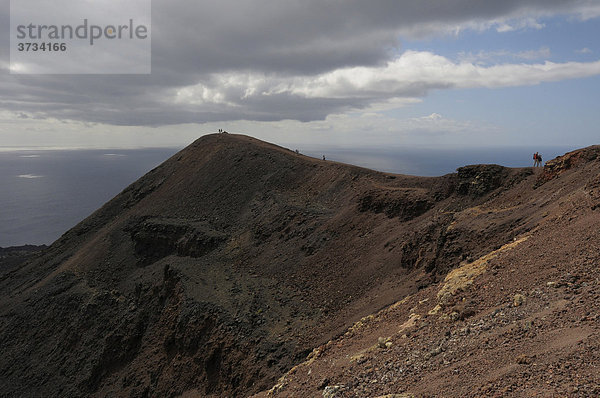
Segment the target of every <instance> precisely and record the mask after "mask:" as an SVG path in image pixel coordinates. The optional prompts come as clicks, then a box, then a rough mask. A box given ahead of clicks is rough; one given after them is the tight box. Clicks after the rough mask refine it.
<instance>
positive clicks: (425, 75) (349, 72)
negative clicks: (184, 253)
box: [174, 48, 600, 106]
mask: <svg viewBox="0 0 600 398" xmlns="http://www.w3.org/2000/svg"><path fill="white" fill-rule="evenodd" d="M548 54H549V50H548V49H547V48H541V49H540V50H536V51H530V52H523V53H519V54H516V55H515V57H521V58H524V59H530V58H533V57H538V56H544V55H548ZM598 74H600V61H596V62H565V63H554V62H549V61H546V62H544V63H538V64H500V65H494V66H481V65H477V64H473V63H469V62H453V61H451V60H449V59H448V58H446V57H443V56H440V55H436V54H433V53H431V52H423V51H420V52H419V51H406V52H405V53H403V54H402V55H401V56H399V57H398V58H396V59H394V60H392V61H390V62H388V63H387V64H386V65H383V66H377V67H354V68H342V69H337V70H335V71H332V72H327V73H323V74H320V75H317V76H298V77H294V78H287V77H273V76H271V77H267V76H265V75H260V74H252V73H249V74H239V73H227V74H221V75H216V76H215V77H214V83H213V84H214V86H210V87H208V86H205V85H203V84H199V85H196V86H193V87H188V88H185V89H182V90H180V91H179V92H183V91H185V92H186V95H185V96H181V95H179V94H178V95H176V97H175V98H174V100H175V101H178V102H184V101H187V102H188V103H191V104H198V103H202V104H210V103H213V104H223V103H226V102H227V103H230V104H233V105H234V106H236V104H238V103H239V104H241V102H242V101H247V100H252V99H256V98H260V97H263V98H264V97H271V96H280V97H282V98H285V97H286V96H287V97H301V98H307V99H338V100H342V99H343V100H352V99H361V100H365V101H367V102H378V103H383V102H385V101H386V100H389V99H392V98H412V99H414V98H418V97H422V96H424V95H426V94H427V92H428V91H430V90H432V89H451V88H483V87H485V88H500V87H515V86H529V85H535V84H539V83H543V82H552V81H558V80H565V79H574V78H582V77H589V76H594V75H598ZM216 87H220V88H221V89H222V92H227V93H228V97H218V98H217V99H216V100H214V99H212V98H213V96H212V95H207V94H206V93H211V92H213V91H214V92H216V90H217V89H216ZM409 102H410V101H409Z"/></svg>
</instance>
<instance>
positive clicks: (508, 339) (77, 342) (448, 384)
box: [0, 134, 600, 397]
mask: <svg viewBox="0 0 600 398" xmlns="http://www.w3.org/2000/svg"><path fill="white" fill-rule="evenodd" d="M585 151H587V152H586V155H585V156H584V155H573V154H571V155H570V156H575V157H576V158H578V159H581V160H580V161H577V162H570V163H569V164H568V167H567V166H566V165H563V166H560V165H558V166H556V167H554V168H553V169H550V168H546V169H545V170H544V171H543V173H542V172H541V171H540V172H539V173H537V174H536V173H535V172H534V170H533V169H531V168H526V169H507V168H503V167H500V166H495V165H478V166H467V167H464V168H461V169H459V171H458V173H455V174H452V175H447V176H443V177H437V178H423V177H410V176H401V175H390V174H384V173H379V172H374V171H371V170H366V169H362V168H358V167H354V166H349V165H344V164H337V163H333V162H328V161H327V162H326V161H321V160H316V159H311V158H308V157H305V156H302V155H297V154H295V153H293V152H291V151H289V150H286V149H283V148H280V147H277V146H274V145H270V144H267V143H264V142H261V141H258V140H255V139H252V138H249V137H244V136H235V135H229V134H219V135H211V136H205V137H202V138H201V139H199V140H198V141H196V142H195V143H194V144H192V145H191V146H190V147H188V148H186V149H185V150H183V151H182V152H180V153H179V154H177V155H175V156H174V157H172V158H171V159H169V160H168V161H167V162H165V163H164V164H163V165H161V166H159V167H158V168H156V169H155V170H153V171H151V172H150V173H148V174H147V175H146V176H144V177H143V178H141V179H140V180H139V181H137V182H136V183H134V184H132V185H131V186H130V187H128V188H127V189H126V190H125V191H123V192H122V193H121V194H120V195H118V196H117V197H115V198H114V199H113V200H111V201H110V202H109V203H107V204H106V205H105V206H103V207H102V208H101V209H100V210H98V211H97V212H95V213H94V214H92V215H91V216H90V217H89V218H88V219H86V220H84V221H83V222H82V223H80V224H79V225H78V226H76V227H75V228H73V229H72V230H71V231H69V232H68V233H66V234H65V235H64V236H63V237H62V238H61V239H59V240H58V241H57V242H55V243H54V244H53V245H52V246H51V247H49V248H48V249H46V250H45V251H44V252H43V253H42V255H41V256H39V257H37V258H34V259H33V260H30V261H28V262H27V263H25V264H24V265H21V266H19V267H17V268H16V269H14V270H11V271H10V272H6V273H3V276H2V279H1V280H0V292H1V293H0V316H1V317H2V323H1V324H0V342H1V343H2V347H3V355H2V357H1V358H0V374H2V377H1V378H0V390H1V391H3V392H4V393H6V394H8V395H12V396H73V397H75V396H84V395H91V396H132V397H143V396H154V397H162V396H176V395H179V394H184V395H185V396H215V397H216V396H248V395H252V394H256V393H260V392H261V391H263V392H262V393H261V394H262V395H266V394H267V390H269V389H270V388H271V387H272V386H273V385H275V384H277V380H278V378H279V377H281V376H282V375H284V374H285V373H286V372H288V371H290V369H291V368H292V367H293V366H294V365H297V364H299V363H300V365H299V366H298V367H295V368H293V369H292V370H291V371H290V372H289V373H288V374H287V375H286V376H285V379H284V380H283V381H282V382H281V383H279V384H278V385H277V387H276V388H275V389H273V390H272V393H274V394H276V395H280V396H321V395H323V393H325V395H327V394H329V396H335V394H337V395H339V396H377V395H384V394H388V393H400V392H405V391H407V392H410V393H412V394H415V395H416V396H430V395H437V396H464V395H473V396H479V395H485V394H490V395H493V394H500V395H510V394H515V395H532V394H533V395H534V394H536V393H540V394H542V395H544V394H546V395H550V396H552V394H555V393H556V394H570V393H573V391H575V390H574V389H575V388H579V390H577V391H575V392H574V393H577V394H583V395H582V396H591V395H593V392H592V391H593V388H596V386H597V385H598V380H595V379H594V377H597V376H596V373H597V372H595V368H594V367H595V366H597V365H598V364H599V363H598V356H597V355H596V354H595V353H594V352H593V351H592V352H589V350H590V349H592V350H593V348H597V345H598V333H597V326H598V321H599V319H600V318H599V317H598V316H597V315H598V314H597V304H598V301H597V300H598V299H599V296H598V293H599V290H598V288H599V285H598V280H597V278H598V275H597V260H598V244H599V241H598V232H597V231H596V229H597V228H595V226H596V225H597V221H598V219H597V218H598V217H599V216H598V210H597V209H598V205H599V204H600V191H599V190H600V183H599V181H600V180H598V173H599V171H600V161H599V160H598V158H597V157H596V156H595V154H596V155H597V154H598V153H599V152H600V150H599V149H598V148H587V149H586V150H585ZM511 243H512V245H511V246H505V245H507V244H511ZM498 249H499V250H498ZM494 250H498V251H497V252H495V253H494V254H493V255H490V254H489V253H491V252H493V251H494ZM481 258H484V260H485V261H483V260H480V259H481ZM459 266H465V268H464V275H463V276H462V279H461V278H458V279H455V280H450V281H448V282H445V281H444V278H445V277H446V274H447V273H448V272H449V271H451V270H452V269H455V268H457V267H459ZM465 280H468V281H469V283H463V285H464V286H461V283H462V282H465ZM456 281H458V282H460V283H458V285H457V286H459V287H461V289H459V290H452V289H450V292H449V293H448V294H446V295H444V296H443V297H441V298H438V292H439V291H440V290H441V289H442V288H443V286H444V285H447V286H446V288H445V289H446V291H448V289H449V288H448V286H450V284H451V283H453V282H456ZM547 282H556V283H550V285H548V284H547ZM517 293H520V294H522V295H523V298H524V302H523V303H522V304H521V305H519V306H518V307H513V306H512V305H511V303H512V301H513V299H514V295H515V294H517ZM405 297H407V298H406V300H405V301H404V302H402V303H401V304H398V305H395V306H393V307H388V306H389V305H390V304H393V303H394V302H397V301H400V300H402V299H403V298H405ZM438 301H441V302H442V304H443V306H442V307H440V308H439V309H438V310H437V313H436V314H435V315H428V312H429V311H430V310H431V309H433V308H434V307H435V305H436V304H437V303H438ZM381 309H383V310H382V311H379V310H381ZM378 311H379V312H378ZM373 313H376V315H375V316H373V317H370V318H369V319H368V320H365V321H363V322H361V324H359V325H357V326H356V327H354V328H353V329H352V330H351V331H348V328H349V327H350V326H352V325H353V324H354V323H355V322H357V321H359V320H360V319H361V318H363V317H365V316H367V315H369V314H373ZM411 314H417V315H419V316H420V318H418V319H417V315H413V318H412V319H413V320H412V321H411V322H408V323H406V322H407V321H408V320H409V317H410V315H411ZM402 325H404V326H402ZM379 337H382V340H381V342H380V343H379V344H378V338H379ZM388 337H389V338H390V340H389V341H387V340H385V339H386V338H388ZM328 342H329V343H328ZM386 343H391V344H388V346H389V347H386ZM378 345H379V346H381V347H384V348H377V347H375V348H373V346H378ZM315 347H320V348H318V349H317V350H316V351H314V352H313V354H311V360H310V361H309V362H305V360H306V356H307V354H309V353H310V352H311V351H313V349H315ZM361 354H362V356H360V355H361ZM357 355H358V356H357ZM352 356H357V357H356V358H354V359H352V358H351V357H352ZM563 364H565V366H566V365H568V366H566V367H565V366H563ZM598 391H600V390H598ZM332 394H333V395H332ZM586 394H587V395H586ZM590 394H591V395H590Z"/></svg>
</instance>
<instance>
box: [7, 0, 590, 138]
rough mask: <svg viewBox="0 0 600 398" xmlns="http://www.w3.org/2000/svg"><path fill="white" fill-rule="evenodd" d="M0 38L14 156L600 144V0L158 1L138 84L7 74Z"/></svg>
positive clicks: (129, 77) (128, 78)
mask: <svg viewBox="0 0 600 398" xmlns="http://www.w3.org/2000/svg"><path fill="white" fill-rule="evenodd" d="M14 1H18V0H14ZM81 1H84V0H81ZM85 1H87V0H85ZM103 1H105V2H106V3H107V4H108V5H111V4H112V5H113V7H114V8H116V9H117V10H118V7H119V4H120V3H121V2H118V1H112V0H103ZM113 3H114V4H113ZM0 29H1V31H0V36H1V37H2V39H0V44H1V45H0V147H1V148H4V150H6V149H7V148H22V147H30V146H35V147H47V148H137V147H164V146H173V147H183V146H185V145H187V144H189V143H190V142H192V141H193V140H194V139H196V138H198V137H199V136H201V135H204V134H207V133H210V132H216V131H217V129H219V128H223V129H225V130H227V131H229V132H234V133H242V134H248V135H252V136H254V137H257V138H260V139H264V140H268V141H271V142H275V143H278V144H280V145H284V146H288V147H293V148H304V147H315V146H323V147H327V146H330V147H344V148H364V147H368V148H388V149H389V148H394V147H398V148H409V147H419V148H449V149H452V148H471V147H472V148H476V147H511V146H520V147H522V146H531V147H535V146H536V145H545V146H552V145H554V146H565V145H566V146H572V147H573V148H575V147H583V146H588V145H592V144H598V138H597V137H598V133H597V132H598V126H600V112H598V104H600V44H599V43H600V41H598V38H599V37H600V1H598V0H503V1H498V0H479V1H473V0H444V1H439V0H420V1H414V0H371V1H364V0H298V1H291V0H235V1H234V0H219V1H203V0H154V1H153V2H152V20H151V34H152V51H151V57H152V64H151V73H150V74H140V75H136V74H122V75H108V74H107V75H98V74H96V75H77V74H65V75H43V74H39V75H18V74H10V62H9V61H10V57H9V54H10V45H11V44H10V40H9V37H10V32H11V31H10V29H11V27H10V3H9V1H7V0H0ZM93 61H94V62H102V54H96V55H95V57H94V58H93ZM1 148H0V149H1Z"/></svg>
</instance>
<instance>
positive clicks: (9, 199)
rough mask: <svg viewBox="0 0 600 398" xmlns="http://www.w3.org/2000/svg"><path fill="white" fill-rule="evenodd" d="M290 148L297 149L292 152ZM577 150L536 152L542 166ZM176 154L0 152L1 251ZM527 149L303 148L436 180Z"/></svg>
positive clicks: (51, 234)
mask: <svg viewBox="0 0 600 398" xmlns="http://www.w3.org/2000/svg"><path fill="white" fill-rule="evenodd" d="M293 149H295V148H293ZM572 149H574V148H566V147H564V148H554V147H553V148H536V150H538V151H540V153H542V155H543V156H544V161H546V160H549V159H552V158H554V157H556V156H558V155H562V154H563V153H565V152H567V151H569V150H572ZM177 151H178V149H176V148H160V149H136V150H40V151H33V150H27V151H26V150H13V151H0V184H1V186H2V189H1V190H0V247H7V246H18V245H25V244H36V245H39V244H50V243H52V242H53V241H54V240H56V239H57V238H59V237H60V236H61V235H62V234H63V233H65V232H66V231H67V230H68V229H70V228H71V227H73V226H75V225H76V224H77V223H78V222H79V221H81V220H83V219H84V218H85V217H87V216H88V215H90V214H91V213H92V212H93V211H94V210H96V209H98V208H99V207H100V206H102V205H103V204H104V203H105V202H107V201H108V200H109V199H111V198H112V197H114V196H115V195H116V194H118V193H119V192H121V191H122V190H123V189H124V188H126V187H127V186H128V185H129V184H131V183H132V182H134V181H135V180H137V179H138V178H139V177H141V176H142V175H144V174H145V173H147V172H148V171H150V170H151V169H152V168H154V167H156V166H157V165H159V164H160V163H162V162H163V161H165V160H166V159H168V158H169V157H170V156H171V155H173V154H174V153H176V152H177ZM532 151H533V149H530V148H518V149H517V148H500V149H498V148H496V149H465V150H460V151H457V150H428V149H410V150H409V149H371V150H366V149H340V148H319V147H312V148H300V152H301V153H304V154H307V155H309V156H314V157H316V158H321V157H322V156H323V155H325V157H326V159H327V160H334V161H340V162H344V163H350V164H355V165H358V166H362V167H367V168H371V169H375V170H380V171H386V172H392V173H400V174H411V175H421V176H436V175H443V174H447V173H452V172H454V171H455V170H456V168H458V167H460V166H464V165H467V164H478V163H496V164H501V165H503V166H509V167H524V166H531V165H532V163H533V161H532V159H531V153H532Z"/></svg>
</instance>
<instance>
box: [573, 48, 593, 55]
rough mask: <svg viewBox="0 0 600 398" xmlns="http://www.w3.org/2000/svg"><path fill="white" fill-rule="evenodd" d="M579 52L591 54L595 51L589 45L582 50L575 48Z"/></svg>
mask: <svg viewBox="0 0 600 398" xmlns="http://www.w3.org/2000/svg"><path fill="white" fill-rule="evenodd" d="M575 52H576V53H577V54H591V53H592V52H593V51H592V50H590V49H589V48H587V47H584V48H582V49H581V50H575Z"/></svg>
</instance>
